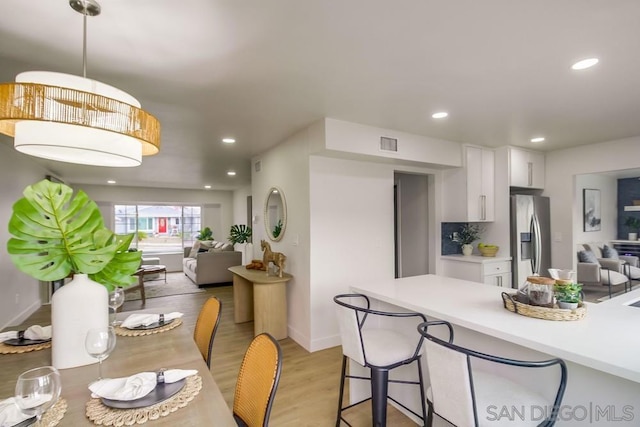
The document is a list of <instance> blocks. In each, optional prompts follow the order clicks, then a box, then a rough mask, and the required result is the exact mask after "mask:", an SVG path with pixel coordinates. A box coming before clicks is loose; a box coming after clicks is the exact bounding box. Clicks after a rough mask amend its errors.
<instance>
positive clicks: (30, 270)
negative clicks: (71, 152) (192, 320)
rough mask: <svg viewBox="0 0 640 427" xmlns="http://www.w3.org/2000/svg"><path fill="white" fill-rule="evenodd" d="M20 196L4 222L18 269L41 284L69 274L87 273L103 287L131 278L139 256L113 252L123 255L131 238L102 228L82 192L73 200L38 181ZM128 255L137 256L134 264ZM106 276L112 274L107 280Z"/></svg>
mask: <svg viewBox="0 0 640 427" xmlns="http://www.w3.org/2000/svg"><path fill="white" fill-rule="evenodd" d="M23 194H24V197H23V198H22V199H20V200H18V201H17V202H16V203H15V204H14V205H13V215H12V216H11V219H10V220H9V233H11V234H12V235H13V237H12V238H11V239H9V242H8V243H7V251H8V252H9V255H10V257H11V260H12V261H13V263H14V264H15V265H16V266H17V267H18V269H19V270H21V271H23V272H24V273H26V274H28V275H30V276H32V277H34V278H36V279H38V280H42V281H53V280H60V279H64V278H65V277H67V276H69V274H71V273H84V274H89V275H91V276H94V277H96V278H97V280H96V279H95V278H94V280H96V281H97V282H100V283H102V284H104V285H106V286H107V288H110V287H112V285H113V284H122V285H128V284H130V283H131V282H132V280H135V278H131V277H130V276H131V274H133V273H134V272H135V271H136V269H137V268H138V266H139V264H140V257H141V254H140V253H135V252H131V253H128V254H133V255H128V254H127V255H124V256H121V254H120V253H119V252H124V251H126V247H125V248H124V250H122V247H123V246H124V244H125V243H126V244H127V245H128V244H129V243H130V242H131V239H132V238H133V235H131V236H130V237H126V236H116V235H114V234H113V233H112V232H111V231H110V230H108V229H106V228H105V227H104V223H103V220H102V216H101V215H100V210H99V209H98V206H97V205H96V203H95V202H94V201H92V200H91V199H89V197H88V196H87V195H86V193H84V192H83V191H78V192H77V193H76V195H75V197H74V195H73V190H72V189H71V188H69V187H67V186H66V185H63V184H58V183H53V182H50V181H48V180H43V181H40V182H39V183H37V184H34V185H32V186H29V187H27V188H26V189H25V190H24V192H23ZM127 238H128V240H127ZM133 257H137V263H136V264H135V266H134V265H133V264H134V260H133ZM103 270H106V271H105V273H104V274H100V273H102V272H103ZM108 272H110V273H111V274H112V276H111V277H108V279H107V277H106V276H107V275H108V274H109V273H108ZM125 276H128V277H126V278H125Z"/></svg>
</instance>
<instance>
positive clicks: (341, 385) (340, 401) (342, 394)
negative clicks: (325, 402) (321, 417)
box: [336, 356, 347, 427]
mask: <svg viewBox="0 0 640 427" xmlns="http://www.w3.org/2000/svg"><path fill="white" fill-rule="evenodd" d="M346 372H347V356H342V373H341V374H340V396H339V397H338V415H337V416H336V427H340V420H341V419H342V398H343V397H344V378H345V374H346Z"/></svg>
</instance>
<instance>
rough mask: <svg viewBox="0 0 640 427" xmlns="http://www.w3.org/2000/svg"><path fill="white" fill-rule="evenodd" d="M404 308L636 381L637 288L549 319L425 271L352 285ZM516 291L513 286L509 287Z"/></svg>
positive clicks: (639, 355) (481, 288)
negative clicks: (571, 317) (565, 317)
mask: <svg viewBox="0 0 640 427" xmlns="http://www.w3.org/2000/svg"><path fill="white" fill-rule="evenodd" d="M351 288H352V289H353V290H354V291H356V292H360V293H363V294H365V295H368V296H369V297H371V298H375V299H378V300H381V301H384V302H387V303H390V304H394V305H396V306H399V307H403V308H405V309H407V310H412V311H417V312H421V313H424V314H425V315H427V317H432V318H437V319H442V320H446V321H449V322H451V323H452V324H454V325H459V326H462V327H465V328H468V329H470V330H473V331H476V332H479V333H483V334H487V335H490V336H494V337H496V338H499V339H502V340H505V341H507V342H512V343H515V344H518V345H522V346H524V347H527V348H531V349H533V350H537V351H540V352H543V353H546V354H549V355H552V356H555V357H560V358H562V359H565V360H568V361H571V362H574V363H577V364H581V365H584V366H587V367H590V368H593V369H597V370H600V371H603V372H606V373H609V374H611V375H615V376H619V377H622V378H626V379H628V380H631V381H634V382H637V383H640V337H639V332H638V327H640V308H636V307H630V306H627V305H625V303H630V302H634V301H637V300H640V290H637V291H633V292H629V293H627V294H624V295H621V296H619V297H616V298H614V299H612V300H609V301H606V302H603V303H600V304H590V303H586V305H587V314H586V316H585V317H584V318H583V319H581V320H576V321H552V320H543V319H535V318H531V317H527V316H522V315H519V314H516V313H512V312H510V311H508V310H506V309H505V308H504V307H503V304H502V298H501V293H502V292H503V291H504V289H503V288H499V287H495V286H491V285H485V284H481V283H475V282H468V281H466V280H459V279H453V278H450V277H443V276H436V275H432V274H429V275H425V276H416V277H408V278H403V279H390V280H386V281H381V282H377V283H376V282H371V283H364V284H361V285H355V286H352V287H351ZM513 291H515V290H513Z"/></svg>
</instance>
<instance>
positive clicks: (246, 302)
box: [229, 265, 293, 340]
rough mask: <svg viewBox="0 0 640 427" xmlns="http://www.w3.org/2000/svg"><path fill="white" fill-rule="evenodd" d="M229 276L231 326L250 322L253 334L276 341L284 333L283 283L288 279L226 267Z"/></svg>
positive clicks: (288, 277)
mask: <svg viewBox="0 0 640 427" xmlns="http://www.w3.org/2000/svg"><path fill="white" fill-rule="evenodd" d="M229 271H230V272H232V273H233V310H234V311H233V313H234V321H235V323H243V322H250V321H251V320H253V333H254V335H258V334H260V333H262V332H268V333H270V334H271V335H273V337H274V338H275V339H277V340H282V339H285V338H286V337H287V336H288V335H289V334H288V332H287V287H286V285H287V282H288V281H289V280H291V279H292V278H293V276H292V275H290V274H287V273H283V274H282V277H278V276H269V275H267V272H266V271H262V270H247V268H246V267H245V266H243V265H237V266H235V267H229Z"/></svg>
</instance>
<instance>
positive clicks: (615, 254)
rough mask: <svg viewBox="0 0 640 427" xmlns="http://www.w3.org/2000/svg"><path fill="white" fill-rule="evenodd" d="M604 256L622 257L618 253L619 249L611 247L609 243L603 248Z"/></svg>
mask: <svg viewBox="0 0 640 427" xmlns="http://www.w3.org/2000/svg"><path fill="white" fill-rule="evenodd" d="M602 257H603V258H611V259H620V256H619V255H618V251H617V250H615V249H614V248H610V247H609V246H607V245H604V247H603V248H602Z"/></svg>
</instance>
